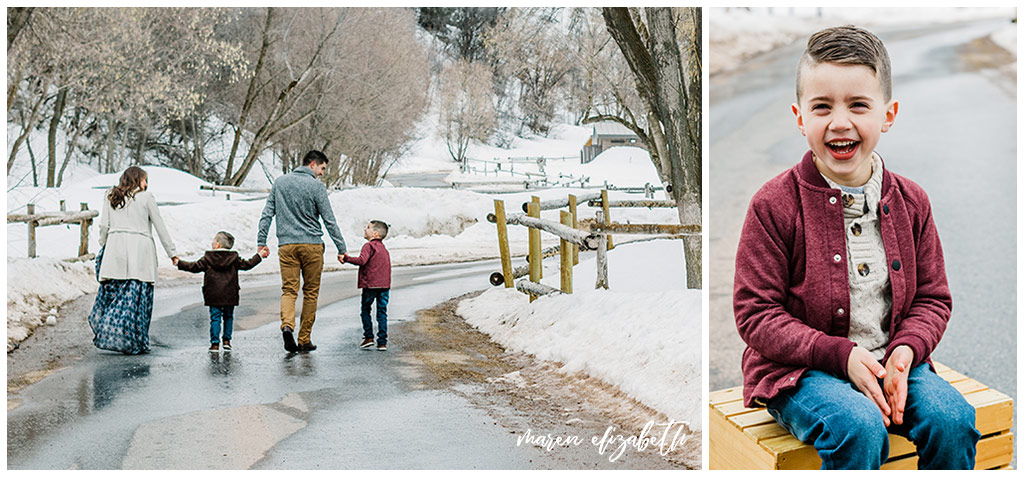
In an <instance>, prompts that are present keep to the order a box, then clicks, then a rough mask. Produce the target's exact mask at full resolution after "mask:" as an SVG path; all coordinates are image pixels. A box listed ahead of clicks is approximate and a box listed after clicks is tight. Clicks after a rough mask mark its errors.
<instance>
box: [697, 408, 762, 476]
mask: <svg viewBox="0 0 1024 477" xmlns="http://www.w3.org/2000/svg"><path fill="white" fill-rule="evenodd" d="M708 421H709V422H708V424H709V425H710V427H711V432H710V434H709V436H708V444H709V445H708V447H709V449H710V452H709V453H708V465H709V467H710V468H711V469H724V470H729V469H774V468H775V456H774V455H772V454H769V453H767V452H765V451H764V449H762V448H761V447H760V446H758V445H757V443H756V442H754V441H753V440H752V439H749V438H747V437H746V436H745V435H744V434H743V431H741V430H740V429H739V428H737V427H736V426H734V425H732V423H730V422H729V420H728V419H726V418H725V416H724V415H723V414H722V413H720V412H718V411H715V410H712V411H711V412H710V413H709V417H708Z"/></svg>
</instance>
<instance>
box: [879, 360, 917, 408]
mask: <svg viewBox="0 0 1024 477" xmlns="http://www.w3.org/2000/svg"><path fill="white" fill-rule="evenodd" d="M913 362H914V350H913V349H911V348H910V347H909V346H907V345H900V346H897V347H896V349H895V350H893V352H892V354H890V355H889V360H888V361H886V362H885V380H884V381H883V382H882V389H883V390H884V391H885V399H886V401H888V404H889V407H890V408H892V422H893V423H894V424H903V411H904V410H905V408H906V404H907V376H908V375H910V365H911V363H913Z"/></svg>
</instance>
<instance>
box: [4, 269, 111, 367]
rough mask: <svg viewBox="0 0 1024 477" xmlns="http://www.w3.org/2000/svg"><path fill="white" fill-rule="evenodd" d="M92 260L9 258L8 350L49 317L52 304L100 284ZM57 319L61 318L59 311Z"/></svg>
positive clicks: (70, 298) (92, 290) (94, 288)
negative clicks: (74, 261)
mask: <svg viewBox="0 0 1024 477" xmlns="http://www.w3.org/2000/svg"><path fill="white" fill-rule="evenodd" d="M95 273H96V272H95V268H94V266H93V262H86V263H82V262H77V263H67V262H63V261H61V260H56V259H52V258H37V259H34V260H32V259H28V258H10V257H8V259H7V351H11V350H12V349H14V348H15V346H17V344H18V343H20V342H21V341H22V340H24V339H25V338H27V337H28V336H29V335H30V334H31V333H32V330H34V329H35V328H36V327H38V326H40V325H42V324H43V323H44V322H45V321H46V317H47V315H49V311H50V309H51V308H54V307H57V306H58V305H59V304H63V303H65V302H67V301H70V300H73V299H75V298H78V297H79V296H82V295H84V294H86V293H92V292H95V291H96V290H97V289H98V288H99V285H98V284H97V283H96V275H95ZM56 316H57V319H62V318H63V317H61V316H60V315H59V310H58V314H57V315H56Z"/></svg>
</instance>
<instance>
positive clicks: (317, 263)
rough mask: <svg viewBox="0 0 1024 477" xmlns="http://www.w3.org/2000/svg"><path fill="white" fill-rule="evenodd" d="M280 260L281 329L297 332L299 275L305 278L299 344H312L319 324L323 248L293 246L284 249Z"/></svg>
mask: <svg viewBox="0 0 1024 477" xmlns="http://www.w3.org/2000/svg"><path fill="white" fill-rule="evenodd" d="M278 255H279V256H280V260H281V329H284V327H285V326H287V327H290V328H291V329H293V330H294V329H295V300H296V299H297V298H298V296H299V275H300V274H301V276H302V316H301V321H300V325H299V336H298V343H299V344H307V343H309V342H310V334H311V333H312V331H313V322H314V321H316V302H317V299H318V298H319V297H320V274H321V272H323V270H324V244H322V243H291V244H287V245H282V246H281V248H280V250H279V252H278Z"/></svg>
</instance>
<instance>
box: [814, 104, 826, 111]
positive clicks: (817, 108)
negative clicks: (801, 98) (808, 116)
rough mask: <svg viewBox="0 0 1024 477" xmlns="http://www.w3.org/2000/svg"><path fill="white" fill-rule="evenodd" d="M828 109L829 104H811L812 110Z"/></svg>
mask: <svg viewBox="0 0 1024 477" xmlns="http://www.w3.org/2000/svg"><path fill="white" fill-rule="evenodd" d="M826 110H828V105H827V104H815V105H813V106H811V111H826Z"/></svg>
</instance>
